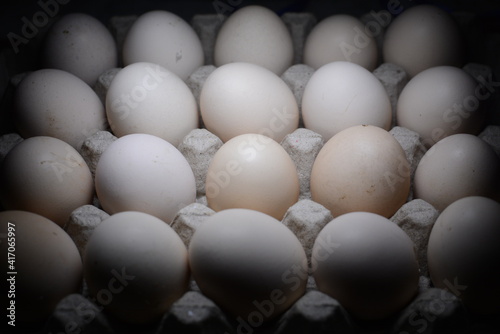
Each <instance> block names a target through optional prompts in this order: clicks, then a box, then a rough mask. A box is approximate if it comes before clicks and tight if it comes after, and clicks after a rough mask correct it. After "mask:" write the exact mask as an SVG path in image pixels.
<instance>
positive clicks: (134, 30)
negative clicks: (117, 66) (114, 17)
mask: <svg viewBox="0 0 500 334" xmlns="http://www.w3.org/2000/svg"><path fill="white" fill-rule="evenodd" d="M203 61H204V55H203V48H202V46H201V41H200V39H199V38H198V35H196V32H195V31H194V30H193V28H192V27H191V26H190V25H189V24H188V23H187V22H186V21H184V20H183V19H182V18H180V17H179V16H177V15H175V14H173V13H170V12H167V11H164V10H153V11H150V12H147V13H144V14H142V15H141V16H139V18H138V19H137V20H136V21H135V22H134V24H133V25H132V27H130V30H129V31H128V32H127V36H126V38H125V41H124V42H123V62H124V64H125V65H130V64H132V63H136V62H150V63H155V64H159V65H161V66H163V67H165V68H166V69H168V70H169V71H172V72H173V73H175V74H176V75H178V76H179V77H180V78H181V79H182V80H186V79H187V78H188V77H189V75H190V74H191V73H193V72H194V70H196V69H197V68H198V67H200V66H202V65H203Z"/></svg>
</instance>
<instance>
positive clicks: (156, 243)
mask: <svg viewBox="0 0 500 334" xmlns="http://www.w3.org/2000/svg"><path fill="white" fill-rule="evenodd" d="M83 263H84V275H85V281H86V282H87V284H88V287H89V291H90V294H91V296H92V300H93V301H95V302H96V303H98V304H100V305H103V306H104V307H105V310H107V311H108V312H109V313H111V314H113V315H114V316H116V317H117V318H118V319H120V320H122V321H124V322H128V323H146V322H150V321H154V320H158V319H159V318H160V317H161V316H162V315H163V314H164V313H165V312H166V311H167V310H168V309H169V308H170V306H171V305H172V303H173V302H175V301H176V300H177V299H179V298H180V297H182V295H183V294H184V292H185V291H186V289H187V286H188V280H189V265H188V254H187V249H186V246H184V243H183V242H182V240H181V239H180V237H179V236H178V235H177V234H176V233H175V231H174V230H173V229H172V228H171V227H170V226H168V224H166V223H165V222H164V221H162V220H160V219H158V218H156V217H153V216H151V215H148V214H146V213H142V212H130V211H129V212H121V213H117V214H115V215H112V216H111V217H109V218H107V219H105V220H104V221H102V223H101V224H100V225H99V226H98V227H97V228H96V229H95V230H94V232H93V233H92V236H91V237H90V239H89V242H88V244H87V247H86V249H85V254H84V260H83Z"/></svg>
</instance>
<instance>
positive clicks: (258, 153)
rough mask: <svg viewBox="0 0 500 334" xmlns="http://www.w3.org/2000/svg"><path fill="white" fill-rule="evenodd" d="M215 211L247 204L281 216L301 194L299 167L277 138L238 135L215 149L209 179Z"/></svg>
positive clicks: (209, 199)
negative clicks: (277, 141) (276, 140)
mask: <svg viewBox="0 0 500 334" xmlns="http://www.w3.org/2000/svg"><path fill="white" fill-rule="evenodd" d="M205 189H206V195H207V202H208V206H209V207H210V208H212V209H213V210H215V211H220V210H224V209H229V208H247V209H253V210H257V211H261V212H264V213H266V214H268V215H270V216H272V217H274V218H276V219H279V220H281V219H282V218H283V216H284V214H285V212H286V211H287V210H288V208H289V207H291V206H292V205H293V204H294V203H295V202H297V200H298V198H299V178H298V175H297V169H296V167H295V164H294V163H293V161H292V159H291V158H290V156H289V155H288V153H287V152H286V151H285V150H284V149H283V147H281V145H279V144H278V143H276V142H275V141H274V140H272V139H271V138H269V137H266V136H262V135H258V134H245V135H240V136H237V137H234V138H233V139H231V140H229V141H228V142H227V143H225V144H224V145H222V147H221V148H220V149H219V150H218V151H217V152H216V153H215V155H214V157H213V159H212V161H211V162H210V165H209V167H208V172H207V178H206V181H205Z"/></svg>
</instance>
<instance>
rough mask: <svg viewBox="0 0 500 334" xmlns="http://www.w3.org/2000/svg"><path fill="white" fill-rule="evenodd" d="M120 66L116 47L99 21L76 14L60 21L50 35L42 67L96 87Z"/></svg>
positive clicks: (47, 39) (54, 25) (46, 39)
mask: <svg viewBox="0 0 500 334" xmlns="http://www.w3.org/2000/svg"><path fill="white" fill-rule="evenodd" d="M117 65H118V53H117V49H116V43H115V40H114V39H113V36H112V35H111V33H110V32H109V30H108V29H107V28H106V26H104V24H102V23H101V22H100V21H99V20H97V19H96V18H94V17H92V16H90V15H87V14H83V13H72V14H67V15H64V16H62V17H61V18H60V19H58V20H57V21H56V22H55V23H54V24H53V25H52V26H51V27H50V30H49V31H48V32H47V35H46V37H45V41H44V44H43V49H42V66H43V67H45V68H57V69H60V70H64V71H67V72H70V73H72V74H74V75H76V76H77V77H79V78H80V79H82V80H83V81H85V82H86V83H87V84H88V85H90V86H93V85H94V84H95V82H96V81H97V78H98V77H99V76H100V75H101V74H102V73H103V72H104V71H106V70H108V69H110V68H113V67H116V66H117Z"/></svg>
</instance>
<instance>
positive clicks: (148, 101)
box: [106, 62, 198, 147]
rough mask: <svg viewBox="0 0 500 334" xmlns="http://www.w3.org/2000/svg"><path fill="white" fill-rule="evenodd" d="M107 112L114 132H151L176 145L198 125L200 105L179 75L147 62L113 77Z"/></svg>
mask: <svg viewBox="0 0 500 334" xmlns="http://www.w3.org/2000/svg"><path fill="white" fill-rule="evenodd" d="M106 115H107V117H108V121H109V124H110V126H111V130H112V131H113V133H114V134H115V135H116V136H118V137H121V136H125V135H127V134H132V133H147V134H151V135H155V136H157V137H160V138H163V139H165V140H166V141H168V142H170V143H171V144H172V145H174V146H176V147H177V146H178V145H179V144H180V142H181V141H182V139H183V138H184V137H185V136H186V135H187V134H188V133H189V132H190V131H191V130H193V129H195V128H197V127H198V106H197V104H196V100H195V98H194V96H193V93H191V90H190V89H189V87H188V86H187V85H186V83H185V82H184V81H182V80H181V79H180V78H179V77H178V76H177V75H175V74H174V73H173V72H171V71H169V70H167V69H165V68H164V67H162V66H160V65H158V64H153V63H146V62H138V63H134V64H130V65H128V66H126V67H125V68H123V69H122V70H121V71H119V72H118V74H117V75H116V76H115V77H114V78H113V81H112V82H111V85H110V86H109V90H108V92H107V94H106Z"/></svg>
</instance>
